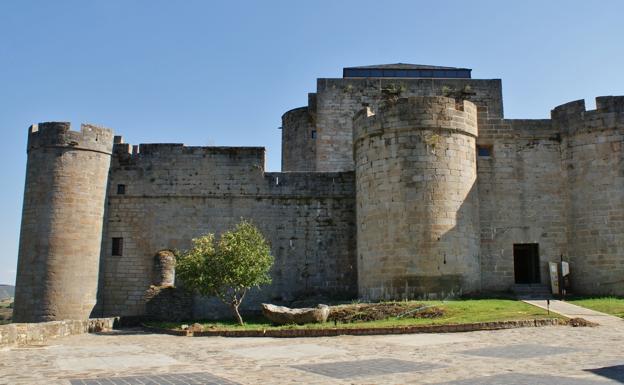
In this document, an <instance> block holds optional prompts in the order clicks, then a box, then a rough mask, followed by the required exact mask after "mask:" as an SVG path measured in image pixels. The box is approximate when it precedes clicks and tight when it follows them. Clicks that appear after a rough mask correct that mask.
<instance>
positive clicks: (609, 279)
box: [552, 96, 624, 295]
mask: <svg viewBox="0 0 624 385" xmlns="http://www.w3.org/2000/svg"><path fill="white" fill-rule="evenodd" d="M552 118H553V123H554V124H555V125H556V127H557V128H558V129H560V130H561V132H562V139H563V142H562V155H563V159H562V166H563V169H564V171H565V174H566V177H567V183H566V186H565V187H566V188H565V191H566V192H567V202H568V217H567V218H568V227H567V228H568V233H567V242H568V245H569V247H568V253H567V254H568V255H567V256H568V257H569V260H570V270H571V283H572V287H573V290H574V291H575V292H576V293H579V294H594V295H595V294H605V295H607V294H608V295H624V149H623V148H622V146H623V139H624V134H623V133H624V97H622V96H619V97H598V98H596V110H595V111H586V110H585V103H584V101H582V100H580V101H577V102H571V103H568V104H564V105H562V106H559V107H557V108H555V109H554V110H553V111H552Z"/></svg>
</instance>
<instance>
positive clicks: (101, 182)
mask: <svg viewBox="0 0 624 385" xmlns="http://www.w3.org/2000/svg"><path fill="white" fill-rule="evenodd" d="M112 144H113V135H112V132H111V131H110V130H108V129H104V128H100V127H95V126H91V125H82V126H81V130H80V132H77V131H71V130H70V126H69V123H57V122H52V123H41V124H39V125H34V126H32V127H31V129H30V132H29V137H28V164H27V173H26V188H25V192H24V207H23V214H22V227H21V235H20V247H19V258H18V273H17V280H16V293H15V310H14V320H15V321H16V322H43V321H53V320H63V319H75V320H80V319H87V318H89V316H90V314H91V312H92V310H93V307H94V306H95V302H96V292H97V285H98V268H99V258H100V243H101V240H102V226H103V217H104V200H105V197H106V186H107V180H108V171H109V166H110V159H111V155H110V154H111V150H112Z"/></svg>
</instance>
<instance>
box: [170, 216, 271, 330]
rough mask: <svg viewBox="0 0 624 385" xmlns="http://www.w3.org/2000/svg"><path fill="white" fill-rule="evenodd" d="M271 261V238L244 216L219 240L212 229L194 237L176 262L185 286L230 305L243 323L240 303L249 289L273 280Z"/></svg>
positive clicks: (179, 276)
mask: <svg viewBox="0 0 624 385" xmlns="http://www.w3.org/2000/svg"><path fill="white" fill-rule="evenodd" d="M272 265H273V256H272V255H271V249H270V247H269V245H268V242H267V241H266V239H265V238H264V236H263V235H262V233H261V232H260V230H258V228H256V226H254V225H253V224H252V223H251V222H249V221H247V220H244V219H243V220H241V222H240V223H238V224H237V225H236V226H235V227H234V229H233V230H229V231H226V232H224V233H223V234H222V235H221V238H220V239H219V241H218V242H215V236H214V235H213V234H210V233H208V234H206V235H204V236H201V237H199V238H196V239H193V247H192V248H191V249H190V250H188V251H186V252H184V253H182V255H180V258H179V259H178V261H177V263H176V275H177V276H178V278H179V279H180V280H182V282H184V284H185V287H187V288H189V289H193V290H197V291H198V292H199V293H200V294H202V295H205V296H216V297H217V298H219V299H220V300H221V301H223V302H224V303H225V304H226V305H229V306H230V308H231V309H232V312H233V313H234V316H235V317H236V321H238V323H239V324H240V325H243V318H242V317H241V315H240V312H239V307H240V304H241V302H242V301H243V298H244V297H245V294H246V293H247V291H248V290H249V289H251V288H252V287H259V286H260V285H265V284H269V283H271V277H270V275H269V270H270V269H271V266H272Z"/></svg>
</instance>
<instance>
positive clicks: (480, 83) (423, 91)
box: [315, 78, 503, 171]
mask: <svg viewBox="0 0 624 385" xmlns="http://www.w3.org/2000/svg"><path fill="white" fill-rule="evenodd" d="M409 96H448V97H453V98H456V99H465V100H469V101H471V102H473V103H474V104H475V105H476V106H477V109H478V112H479V114H478V119H479V122H481V121H482V120H485V119H491V118H497V119H500V118H502V117H503V104H502V87H501V81H500V80H499V79H493V80H481V79H397V78H394V79H391V78H386V79H380V78H377V79H357V78H345V79H318V81H317V94H316V99H315V103H316V109H315V111H316V129H317V139H316V146H317V147H316V170H317V171H343V170H353V157H352V151H353V149H352V130H353V126H352V119H353V116H355V114H356V113H357V112H358V111H360V110H361V109H362V108H364V107H367V106H368V107H370V108H371V109H372V111H373V112H376V111H377V109H378V107H379V106H380V105H381V104H382V103H384V101H386V100H388V99H392V98H397V97H409Z"/></svg>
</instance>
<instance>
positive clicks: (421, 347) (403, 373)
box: [0, 321, 624, 385]
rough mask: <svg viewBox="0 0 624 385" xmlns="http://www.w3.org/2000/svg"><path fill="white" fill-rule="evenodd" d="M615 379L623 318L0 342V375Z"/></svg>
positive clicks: (306, 380)
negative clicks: (599, 322) (406, 329)
mask: <svg viewBox="0 0 624 385" xmlns="http://www.w3.org/2000/svg"><path fill="white" fill-rule="evenodd" d="M96 379H97V380H96ZM623 382H624V321H622V322H621V324H617V323H614V324H609V325H605V326H598V327H594V328H587V327H584V328H573V327H568V326H554V327H542V328H520V329H509V330H499V331H480V332H470V333H449V334H411V335H388V336H340V337H327V338H288V339H277V338H223V337H176V336H169V335H157V334H147V333H144V332H142V331H140V330H125V331H114V332H111V333H105V334H86V335H79V336H71V337H66V338H60V339H56V340H51V341H49V342H48V343H46V345H45V346H33V347H22V348H6V349H4V350H0V383H1V384H67V385H69V384H152V385H155V384H302V383H303V384H456V385H460V384H462V385H463V384H485V385H488V384H511V385H513V384H549V385H552V384H567V385H570V384H572V385H575V384H590V385H591V384H595V385H598V384H618V383H623Z"/></svg>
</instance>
